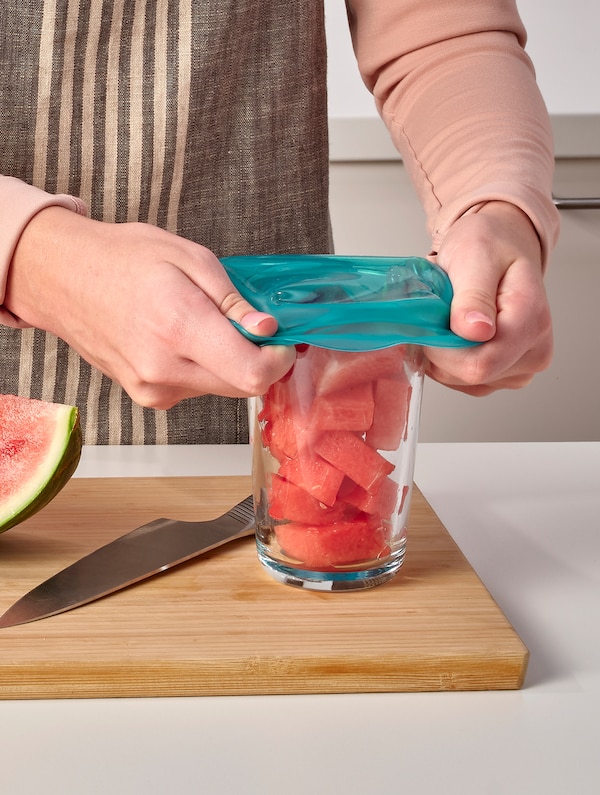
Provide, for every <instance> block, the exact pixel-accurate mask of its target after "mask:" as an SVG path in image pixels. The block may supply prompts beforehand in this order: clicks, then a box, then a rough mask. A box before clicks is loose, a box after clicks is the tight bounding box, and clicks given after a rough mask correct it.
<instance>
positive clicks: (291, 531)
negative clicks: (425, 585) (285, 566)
mask: <svg viewBox="0 0 600 795" xmlns="http://www.w3.org/2000/svg"><path fill="white" fill-rule="evenodd" d="M275 532H276V535H277V543H278V544H279V546H280V547H281V550H282V552H283V553H284V554H285V555H286V556H287V557H289V558H292V559H293V560H297V561H299V562H300V563H301V564H302V566H303V567H305V568H309V569H325V570H327V569H331V568H335V567H339V566H352V565H356V564H359V563H362V562H364V561H373V560H378V559H379V560H382V559H385V558H386V557H387V555H389V554H390V548H389V546H388V537H387V536H388V534H387V531H386V529H385V528H384V527H383V526H382V525H381V524H379V523H378V522H375V521H373V519H372V518H369V517H365V516H364V515H363V516H360V517H358V518H356V519H354V520H353V521H350V522H343V521H341V522H337V523H336V524H333V525H325V526H323V525H310V524H297V523H295V522H289V523H288V524H282V525H279V526H278V527H277V528H276V531H275Z"/></svg>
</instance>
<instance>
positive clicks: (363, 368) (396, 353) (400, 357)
mask: <svg viewBox="0 0 600 795" xmlns="http://www.w3.org/2000/svg"><path fill="white" fill-rule="evenodd" d="M316 350H318V351H319V353H318V354H317V355H316V356H315V359H316V364H315V368H314V372H315V373H317V375H316V391H317V394H319V395H326V394H327V393H328V392H339V391H340V390H342V389H347V388H348V387H352V386H355V385H356V384H360V383H363V382H364V381H374V380H375V379H377V378H383V377H388V378H394V377H396V378H400V377H401V378H404V366H403V365H404V347H403V346H397V347H395V348H385V349H384V350H381V351H368V352H367V353H363V352H357V353H356V352H354V351H330V350H321V349H318V348H317V349H316Z"/></svg>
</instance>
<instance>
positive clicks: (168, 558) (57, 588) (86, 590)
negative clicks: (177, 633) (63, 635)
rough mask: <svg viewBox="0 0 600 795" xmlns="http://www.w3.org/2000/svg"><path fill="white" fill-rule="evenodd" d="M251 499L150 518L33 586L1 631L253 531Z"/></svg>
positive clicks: (2, 618) (80, 602)
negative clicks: (216, 512)
mask: <svg viewBox="0 0 600 795" xmlns="http://www.w3.org/2000/svg"><path fill="white" fill-rule="evenodd" d="M254 522H255V520H254V509H253V501H252V497H246V499H244V500H242V501H241V502H239V503H238V504H237V505H235V506H234V507H233V508H231V509H230V510H229V511H227V513H225V514H223V515H222V516H219V517H218V518H216V519H211V520H209V521H204V522H187V521H180V520H177V519H155V520H154V521H152V522H148V524H145V525H142V526H141V527H138V528H136V529H135V530H132V531H131V532H129V533H126V534H125V535H123V536H121V537H120V538H117V539H115V540H114V541H110V542H109V543H108V544H105V545H104V546H102V547H99V548H98V549H96V550H95V551H94V552H90V554H89V555H86V556H85V557H83V558H81V559H80V560H78V561H76V562H75V563H73V564H71V565H70V566H67V568H65V569H63V570H62V571H60V572H58V573H57V574H55V575H53V576H52V577H50V578H49V579H47V580H45V581H44V582H43V583H41V584H40V585H38V586H37V587H35V588H33V590H31V591H29V593H27V594H25V596H23V597H21V598H20V599H19V600H18V601H17V602H15V603H14V604H13V605H12V607H9V608H8V610H7V611H6V612H5V613H4V614H3V615H2V616H0V629H5V628H7V627H14V626H17V625H18V624H27V623H29V622H30V621H38V620H39V619H42V618H49V617H50V616H55V615H57V614H58V613H64V612H65V611H67V610H72V609H73V608H75V607H81V605H85V604H87V603H88V602H92V601H94V600H95V599H100V598H101V597H102V596H108V594H111V593H114V592H115V591H119V590H121V589H122V588H126V587H127V586H128V585H133V584H134V583H136V582H140V581H141V580H144V579H146V578H147V577H151V576H152V575H153V574H158V573H159V572H163V571H167V569H170V568H172V567H173V566H176V565H177V564H179V563H184V562H185V561H187V560H191V558H194V557H197V556H198V555H202V554H203V553H204V552H209V551H210V550H211V549H215V548H216V547H219V546H221V545H223V544H226V543H227V542H228V541H234V540H236V539H238V538H243V537H244V536H249V535H251V534H252V533H253V532H254Z"/></svg>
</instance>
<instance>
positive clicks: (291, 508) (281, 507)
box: [268, 474, 358, 525]
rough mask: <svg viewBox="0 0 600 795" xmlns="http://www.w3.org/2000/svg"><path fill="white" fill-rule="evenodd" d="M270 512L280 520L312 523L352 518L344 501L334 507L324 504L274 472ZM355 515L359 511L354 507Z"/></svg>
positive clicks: (319, 523)
mask: <svg viewBox="0 0 600 795" xmlns="http://www.w3.org/2000/svg"><path fill="white" fill-rule="evenodd" d="M268 502H269V513H270V515H271V518H272V519H275V520H278V521H284V520H289V521H292V522H308V523H310V524H318V525H324V524H334V523H335V522H337V521H339V520H341V519H342V518H352V516H351V514H349V508H351V506H346V505H345V504H344V503H342V502H339V503H338V502H336V503H335V505H334V506H333V507H328V506H327V505H324V504H322V503H321V502H319V500H317V499H316V498H315V497H312V496H311V495H310V494H309V493H308V492H307V491H306V490H305V489H303V488H300V486H297V485H296V484H295V483H292V482H291V481H289V480H285V479H284V478H282V477H280V476H279V475H276V474H274V475H273V476H272V478H271V487H270V489H269V493H268ZM352 510H353V512H354V515H356V514H357V513H358V511H357V510H356V508H354V509H352Z"/></svg>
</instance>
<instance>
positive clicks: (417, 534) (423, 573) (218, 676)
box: [0, 477, 528, 699]
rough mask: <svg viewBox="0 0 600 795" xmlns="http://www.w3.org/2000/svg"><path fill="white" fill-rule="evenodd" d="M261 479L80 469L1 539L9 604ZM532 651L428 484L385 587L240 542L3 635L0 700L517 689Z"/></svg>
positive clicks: (225, 501)
mask: <svg viewBox="0 0 600 795" xmlns="http://www.w3.org/2000/svg"><path fill="white" fill-rule="evenodd" d="M249 493H250V479H249V478H247V477H211V478H151V479H150V478H148V479H147V478H129V479H119V478H106V479H80V478H75V479H72V480H71V481H70V482H69V484H68V485H67V486H66V488H65V489H64V490H63V491H62V492H61V493H60V494H59V495H58V497H56V499H55V500H54V501H53V502H52V503H51V504H50V505H49V506H47V507H46V508H45V509H44V510H43V511H42V512H40V513H39V514H37V515H36V516H34V517H32V518H31V519H29V520H28V521H27V522H25V523H23V524H22V525H19V526H18V527H16V528H13V529H12V530H9V531H8V532H7V533H5V534H4V535H2V536H0V614H1V613H2V612H4V610H6V609H7V608H8V607H9V606H10V605H11V604H12V603H13V602H14V601H16V600H17V599H18V598H19V597H21V596H22V595H23V594H24V593H25V592H26V591H28V590H30V589H31V588H33V587H34V586H36V585H37V584H38V583H40V582H41V581H42V580H44V579H46V578H47V577H49V576H51V575H52V574H54V573H55V572H57V571H58V570H60V569H62V568H64V567H65V566H67V565H69V564H70V563H73V562H74V561H75V560H77V559H78V558H79V557H81V556H83V555H85V554H87V553H88V552H90V551H92V550H93V549H95V548H97V547H98V546H101V545H102V544H105V543H106V542H108V541H110V540H111V539H113V538H116V537H117V536H120V535H122V534H124V533H125V532H128V531H129V530H131V529H133V528H134V527H137V526H139V525H141V524H144V523H145V522H148V521H150V520H151V519H155V518H157V517H159V516H168V517H170V518H174V519H210V518H213V517H214V516H217V515H219V514H221V513H223V512H224V511H226V510H227V509H229V508H230V507H231V506H232V505H234V504H235V503H237V502H238V501H239V500H240V499H242V498H243V497H245V496H246V495H247V494H249ZM527 658H528V652H527V649H526V648H525V646H524V645H523V643H522V642H521V640H520V639H519V637H518V636H517V634H516V632H515V631H514V629H513V628H512V627H511V626H510V624H509V622H508V621H507V619H506V618H505V616H504V615H503V614H502V612H501V610H500V609H499V607H498V605H497V604H496V603H495V602H494V600H493V599H492V597H491V596H490V594H489V593H488V592H487V591H486V589H485V587H484V586H483V585H482V583H481V581H480V580H479V578H478V577H477V575H476V574H475V572H474V571H473V569H472V568H471V567H470V566H469V564H468V562H467V561H466V559H465V558H464V556H463V555H462V553H461V552H460V550H459V549H458V547H457V546H456V544H455V543H454V542H453V540H452V539H451V538H450V536H449V534H448V532H447V531H446V530H445V528H444V527H443V526H442V524H441V523H440V521H439V519H438V518H437V517H436V515H435V514H434V513H433V511H432V509H431V508H430V506H429V505H428V504H427V502H426V501H425V499H424V498H423V496H422V495H421V493H420V492H419V491H418V489H415V493H414V496H413V506H412V512H411V520H410V523H409V544H408V551H407V556H406V560H405V564H404V566H403V568H402V570H401V572H400V574H399V575H397V576H396V578H395V579H394V580H392V581H391V582H389V583H387V584H386V585H383V586H379V587H377V588H374V589H372V590H366V591H360V592H351V593H323V592H314V591H306V590H303V589H296V588H292V587H289V586H284V585H280V584H278V583H277V582H275V581H274V580H272V579H271V577H269V575H267V574H266V573H264V572H263V571H262V569H261V568H260V566H259V564H258V561H257V558H256V551H255V546H254V540H253V539H252V538H246V539H242V540H239V541H236V542H233V543H232V544H230V545H228V546H225V547H222V548H220V549H217V550H214V551H213V552H210V553H208V554H206V555H204V556H202V557H199V558H197V559H195V560H192V561H189V562H187V563H184V564H181V565H180V566H178V567H176V568H174V569H172V570H170V571H168V572H166V573H164V574H160V575H157V576H155V577H153V578H151V579H149V580H146V581H144V582H142V583H139V584H137V585H135V586H132V587H130V588H128V589H126V590H123V591H120V592H118V593H116V594H113V595H111V596H109V597H106V598H104V599H101V600H98V601H96V602H92V603H91V604H88V605H85V606H83V607H80V608H77V609H75V610H72V611H70V612H67V613H63V614H61V615H57V616H54V617H52V618H48V619H44V620H42V621H37V622H33V623H31V624H25V625H22V626H19V627H13V628H10V629H2V630H0V698H3V699H26V698H96V697H114V696H193V695H234V694H275V693H277V694H285V693H290V694H292V693H350V692H394V691H397V692H398V691H434V690H492V689H513V688H519V687H520V686H521V685H522V683H523V679H524V675H525V670H526V667H527Z"/></svg>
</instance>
